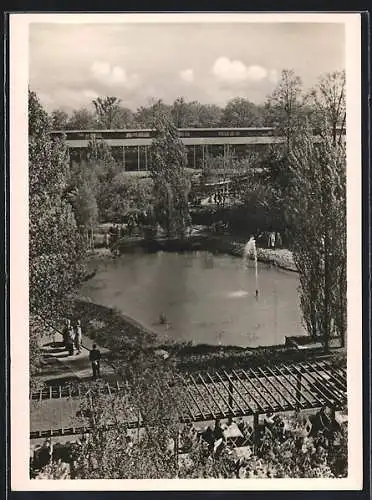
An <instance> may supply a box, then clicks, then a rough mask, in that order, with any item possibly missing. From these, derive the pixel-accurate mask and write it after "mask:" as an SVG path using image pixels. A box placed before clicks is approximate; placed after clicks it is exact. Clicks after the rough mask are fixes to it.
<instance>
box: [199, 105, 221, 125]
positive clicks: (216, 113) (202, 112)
mask: <svg viewBox="0 0 372 500" xmlns="http://www.w3.org/2000/svg"><path fill="white" fill-rule="evenodd" d="M222 113H223V111H222V108H220V107H219V106H216V105H215V104H199V103H198V107H197V123H198V126H199V127H218V126H219V125H220V122H221V120H222Z"/></svg>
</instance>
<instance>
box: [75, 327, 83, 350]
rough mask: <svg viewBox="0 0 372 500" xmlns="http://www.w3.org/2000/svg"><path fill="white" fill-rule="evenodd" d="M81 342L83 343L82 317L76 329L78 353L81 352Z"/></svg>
mask: <svg viewBox="0 0 372 500" xmlns="http://www.w3.org/2000/svg"><path fill="white" fill-rule="evenodd" d="M81 343H82V332H81V322H80V319H78V320H77V322H76V329H75V347H76V350H77V353H76V354H81Z"/></svg>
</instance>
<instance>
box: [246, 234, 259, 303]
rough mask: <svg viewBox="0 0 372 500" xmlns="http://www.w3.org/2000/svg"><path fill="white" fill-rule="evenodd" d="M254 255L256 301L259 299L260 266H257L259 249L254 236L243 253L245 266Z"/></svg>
mask: <svg viewBox="0 0 372 500" xmlns="http://www.w3.org/2000/svg"><path fill="white" fill-rule="evenodd" d="M252 253H253V257H254V265H255V274H256V299H258V265H257V248H256V240H255V239H254V237H253V236H251V237H250V238H249V240H248V241H247V243H246V245H245V247H244V252H243V259H244V265H246V261H247V257H250V256H251V255H252Z"/></svg>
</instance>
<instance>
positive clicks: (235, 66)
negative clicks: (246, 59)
mask: <svg viewBox="0 0 372 500" xmlns="http://www.w3.org/2000/svg"><path fill="white" fill-rule="evenodd" d="M212 73H213V74H214V76H215V77H216V78H218V79H219V80H221V81H223V82H227V83H233V84H234V83H241V82H260V81H262V80H264V79H265V78H267V76H268V71H267V69H265V68H263V67H262V66H255V65H252V66H246V65H245V64H244V63H243V62H241V61H238V60H232V59H229V58H228V57H219V58H218V59H216V61H215V62H214V65H213V68H212Z"/></svg>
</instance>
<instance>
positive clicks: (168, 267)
mask: <svg viewBox="0 0 372 500" xmlns="http://www.w3.org/2000/svg"><path fill="white" fill-rule="evenodd" d="M258 281H259V291H260V293H259V297H258V299H257V298H256V296H255V290H256V280H255V269H254V263H253V262H248V263H247V265H246V266H244V264H243V262H242V260H241V259H239V258H236V257H232V256H228V255H218V256H215V255H212V254H210V253H207V252H194V253H182V254H178V253H163V252H159V253H156V254H130V255H128V254H127V255H122V256H121V257H119V258H117V259H113V260H112V261H111V260H110V261H107V262H105V263H104V264H103V265H102V267H100V268H99V270H98V272H97V274H96V275H95V277H94V278H92V279H91V280H89V281H88V282H86V283H85V284H84V286H83V287H82V289H81V295H82V296H84V297H88V298H89V299H91V300H92V301H93V302H95V303H98V304H101V305H104V306H108V307H116V308H118V309H119V310H121V311H122V312H123V313H125V314H127V315H128V316H131V317H132V318H134V319H136V320H137V321H139V322H140V323H142V324H143V325H144V326H147V327H148V328H151V329H152V330H154V331H156V332H158V333H161V334H163V335H164V334H165V335H167V336H169V337H171V338H173V339H175V340H185V341H193V342H194V343H206V344H214V345H217V344H223V345H238V346H243V347H256V346H258V345H274V344H283V343H284V341H285V336H290V335H301V334H304V330H303V328H302V326H301V314H300V310H299V303H298V293H297V287H298V277H297V275H296V273H293V272H290V271H283V270H280V269H277V268H272V267H269V266H267V265H265V264H262V265H259V268H258ZM161 314H163V315H164V316H165V317H166V320H167V324H166V325H164V324H160V321H159V317H160V315H161Z"/></svg>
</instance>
